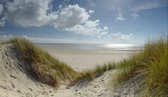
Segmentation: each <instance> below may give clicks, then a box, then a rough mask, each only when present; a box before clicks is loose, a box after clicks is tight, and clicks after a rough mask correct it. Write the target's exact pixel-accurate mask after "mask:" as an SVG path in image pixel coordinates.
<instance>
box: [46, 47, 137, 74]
mask: <svg viewBox="0 0 168 97" xmlns="http://www.w3.org/2000/svg"><path fill="white" fill-rule="evenodd" d="M43 49H44V50H46V51H47V52H48V53H49V54H51V55H52V56H53V57H55V58H58V59H59V60H61V61H63V62H65V63H66V64H67V65H69V66H71V67H72V68H73V69H75V70H77V71H83V70H86V69H93V68H95V67H96V66H97V65H103V64H105V63H113V62H119V61H121V60H123V59H126V58H128V57H130V56H131V55H132V54H133V53H134V52H135V51H93V50H92V51H82V50H61V49H53V48H43Z"/></svg>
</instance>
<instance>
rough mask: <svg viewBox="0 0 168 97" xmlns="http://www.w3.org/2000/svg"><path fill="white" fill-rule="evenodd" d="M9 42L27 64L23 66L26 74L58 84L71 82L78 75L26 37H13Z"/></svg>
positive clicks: (53, 84)
mask: <svg viewBox="0 0 168 97" xmlns="http://www.w3.org/2000/svg"><path fill="white" fill-rule="evenodd" d="M10 42H12V43H13V44H14V48H15V49H16V51H17V52H18V57H19V59H20V60H22V61H24V63H25V64H27V65H26V66H24V67H26V69H25V70H26V72H27V74H29V75H31V76H32V77H33V78H35V79H37V80H39V81H41V82H43V83H46V84H49V85H51V86H58V85H59V83H62V82H71V81H72V80H73V79H75V78H76V77H77V76H78V75H79V74H78V72H76V71H75V70H73V69H72V68H71V67H69V66H67V65H66V64H65V63H63V62H60V61H59V60H57V59H54V58H53V57H51V56H50V55H49V54H48V53H47V52H45V51H43V50H42V49H40V48H39V47H37V46H35V45H34V44H33V43H31V42H29V41H28V40H26V39H21V38H14V39H11V40H10Z"/></svg>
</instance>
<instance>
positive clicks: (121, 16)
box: [116, 13, 125, 21]
mask: <svg viewBox="0 0 168 97" xmlns="http://www.w3.org/2000/svg"><path fill="white" fill-rule="evenodd" d="M124 20H125V18H124V17H123V15H122V14H121V13H119V14H118V16H117V18H116V21H124Z"/></svg>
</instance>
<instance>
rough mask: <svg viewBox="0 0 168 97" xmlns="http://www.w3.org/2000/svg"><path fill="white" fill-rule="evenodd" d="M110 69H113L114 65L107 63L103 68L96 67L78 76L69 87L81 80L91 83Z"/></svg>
mask: <svg viewBox="0 0 168 97" xmlns="http://www.w3.org/2000/svg"><path fill="white" fill-rule="evenodd" d="M112 69H115V64H114V63H108V64H104V65H103V66H97V67H96V68H95V69H93V70H86V71H84V72H81V73H80V75H79V76H78V77H77V78H76V79H75V80H74V81H73V82H72V83H71V84H70V85H74V84H76V83H77V82H80V81H83V80H87V81H92V80H93V79H95V78H97V77H99V76H101V75H102V74H103V73H104V72H106V71H109V70H112Z"/></svg>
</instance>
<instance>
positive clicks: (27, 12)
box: [0, 0, 125, 38]
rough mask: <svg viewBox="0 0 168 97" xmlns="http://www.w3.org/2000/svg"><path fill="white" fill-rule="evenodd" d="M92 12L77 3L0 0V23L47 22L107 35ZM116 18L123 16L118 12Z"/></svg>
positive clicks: (30, 25) (92, 33)
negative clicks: (53, 4) (53, 5)
mask: <svg viewBox="0 0 168 97" xmlns="http://www.w3.org/2000/svg"><path fill="white" fill-rule="evenodd" d="M65 1H67V0H65ZM64 6H65V5H64ZM93 13H94V10H87V9H86V8H83V7H80V6H79V5H78V4H75V5H66V6H65V7H63V6H61V5H60V7H59V8H58V9H53V8H52V0H6V1H3V2H0V25H1V26H4V25H5V23H6V21H8V22H9V23H12V24H13V25H17V26H20V27H42V26H46V25H49V26H53V27H55V28H56V29H61V30H64V31H68V32H73V33H78V34H83V35H91V36H96V37H99V38H100V37H102V36H103V37H107V36H108V35H109V34H110V33H109V32H110V31H109V29H108V27H107V26H102V25H101V24H100V20H91V19H90V17H91V15H92V14H93ZM117 20H120V21H123V20H125V18H124V17H123V15H122V13H120V14H119V15H118V18H117Z"/></svg>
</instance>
